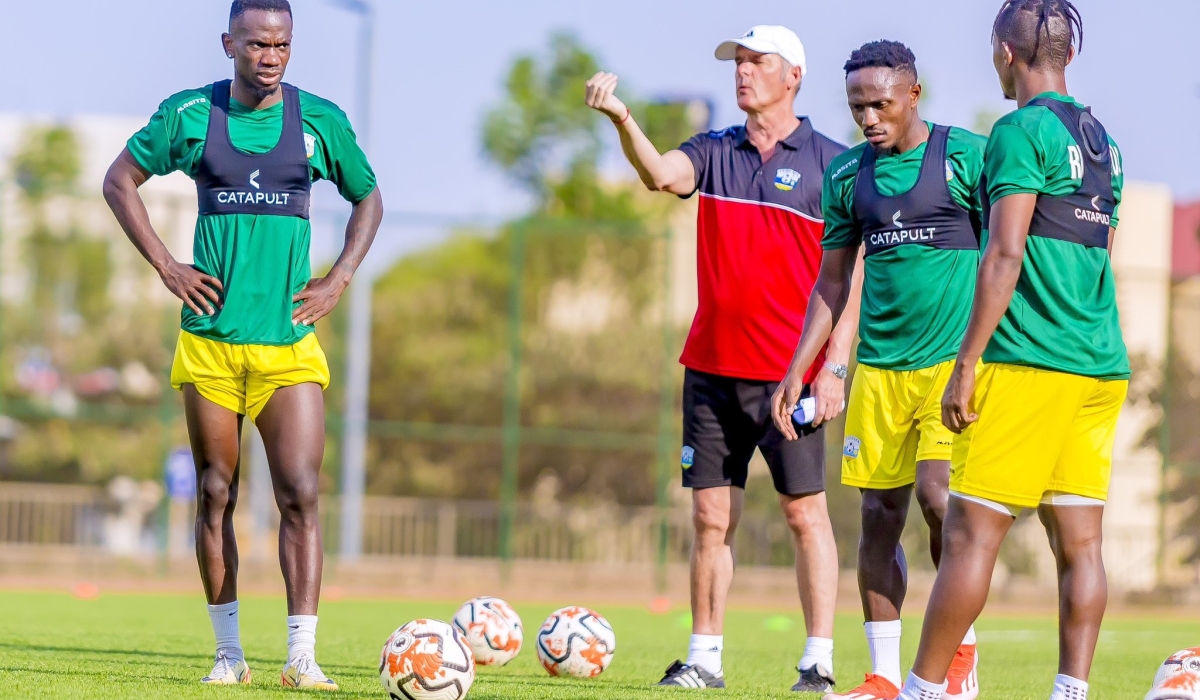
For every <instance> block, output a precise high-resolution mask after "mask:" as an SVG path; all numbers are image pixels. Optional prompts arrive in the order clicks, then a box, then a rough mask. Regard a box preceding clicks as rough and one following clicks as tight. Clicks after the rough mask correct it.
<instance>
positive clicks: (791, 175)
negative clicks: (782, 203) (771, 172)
mask: <svg viewBox="0 0 1200 700" xmlns="http://www.w3.org/2000/svg"><path fill="white" fill-rule="evenodd" d="M797 182H800V173H798V172H796V171H795V170H792V169H791V168H780V169H779V170H776V171H775V188H776V189H780V190H783V191H784V192H791V191H792V189H793V188H795V186H796V183H797Z"/></svg>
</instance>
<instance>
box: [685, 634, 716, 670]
mask: <svg viewBox="0 0 1200 700" xmlns="http://www.w3.org/2000/svg"><path fill="white" fill-rule="evenodd" d="M724 648H725V636H724V635H721V634H693V635H692V638H691V640H690V641H689V642H688V657H687V661H685V662H684V663H685V664H687V665H688V666H699V667H700V668H702V669H704V670H705V671H708V672H709V673H711V674H713V675H714V676H715V675H718V674H720V673H721V650H722V649H724Z"/></svg>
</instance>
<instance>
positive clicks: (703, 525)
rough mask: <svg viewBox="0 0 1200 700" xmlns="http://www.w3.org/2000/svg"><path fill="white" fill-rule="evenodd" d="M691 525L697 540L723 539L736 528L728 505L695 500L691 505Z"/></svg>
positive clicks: (735, 522)
mask: <svg viewBox="0 0 1200 700" xmlns="http://www.w3.org/2000/svg"><path fill="white" fill-rule="evenodd" d="M692 526H693V527H694V528H695V529H696V538H697V540H702V541H708V540H712V541H717V540H724V539H726V538H727V537H728V536H729V535H730V534H732V533H733V532H734V530H736V529H737V521H736V520H735V519H734V517H733V514H732V513H731V512H730V509H729V508H728V507H723V506H722V505H721V504H716V503H709V502H706V501H703V500H697V501H696V502H695V503H694V504H693V506H692Z"/></svg>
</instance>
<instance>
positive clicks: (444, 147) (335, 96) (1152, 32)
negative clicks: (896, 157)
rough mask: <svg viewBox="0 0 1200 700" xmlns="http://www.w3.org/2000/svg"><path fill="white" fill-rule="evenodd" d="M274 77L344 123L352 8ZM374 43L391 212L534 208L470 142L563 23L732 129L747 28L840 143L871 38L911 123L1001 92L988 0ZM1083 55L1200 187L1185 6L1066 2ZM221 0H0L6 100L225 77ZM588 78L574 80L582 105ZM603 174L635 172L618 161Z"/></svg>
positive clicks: (385, 31)
mask: <svg viewBox="0 0 1200 700" xmlns="http://www.w3.org/2000/svg"><path fill="white" fill-rule="evenodd" d="M292 4H293V9H294V15H295V39H294V45H293V58H292V62H291V65H290V67H289V70H288V73H287V80H288V82H291V83H293V84H295V85H298V86H299V87H301V88H303V89H305V90H308V91H309V92H313V93H316V94H318V95H321V96H323V97H326V98H328V99H331V100H333V101H335V102H337V103H338V104H339V105H341V106H342V107H343V109H345V111H346V112H347V113H348V114H349V115H350V117H351V119H352V120H355V119H357V118H358V115H356V114H355V108H356V104H357V100H356V96H355V80H354V71H355V69H356V63H355V59H356V56H357V50H356V47H355V40H356V37H357V34H356V26H357V25H356V21H357V20H356V19H355V17H354V16H352V15H350V14H349V13H347V12H346V11H344V10H342V9H339V8H338V7H336V6H335V5H333V4H331V3H330V2H329V0H293V2H292ZM374 4H375V6H376V10H377V14H376V19H375V32H376V51H375V64H376V70H375V80H374V88H373V90H372V101H373V108H372V124H373V129H372V132H373V133H372V140H371V141H372V142H371V151H370V155H371V158H372V161H373V163H374V165H375V168H376V170H377V172H378V175H379V182H380V187H381V190H382V192H383V194H384V198H385V201H386V203H387V208H388V211H389V217H391V216H396V215H397V214H400V213H405V212H406V213H420V214H432V215H436V216H440V217H454V218H459V219H482V220H492V221H494V220H498V219H501V218H503V217H506V216H511V215H514V214H518V213H520V212H521V211H523V210H524V209H525V208H526V207H527V206H528V204H529V200H528V199H527V197H526V196H525V195H524V194H523V193H522V192H521V190H520V189H519V188H516V187H514V186H513V185H512V184H511V183H510V182H508V181H507V180H506V178H505V177H504V175H503V173H501V172H500V171H499V170H498V169H497V168H495V167H494V166H493V165H491V164H490V163H489V162H488V161H487V159H486V158H485V157H484V155H483V153H482V149H481V147H480V137H479V132H480V123H481V120H482V115H483V114H484V112H485V111H486V110H487V108H488V107H489V106H490V105H493V104H495V103H496V102H497V101H498V100H500V99H501V98H502V96H503V81H504V77H505V74H506V73H507V70H508V67H509V65H510V64H511V62H512V61H513V59H514V58H515V57H517V56H519V55H521V54H522V53H526V52H530V51H535V52H536V51H539V50H542V49H544V47H545V46H546V45H547V38H548V36H549V35H550V34H551V33H552V32H554V31H556V30H567V31H570V32H574V33H575V34H576V35H577V36H578V37H579V38H580V39H581V40H582V42H583V43H584V44H585V45H586V46H587V47H589V48H590V49H591V50H593V51H594V52H595V53H596V54H597V55H598V56H599V57H600V60H601V63H602V65H603V66H604V67H605V68H606V69H607V70H612V71H614V72H616V73H617V74H618V75H619V76H621V84H620V87H619V88H618V94H619V95H620V94H625V95H630V94H637V95H639V96H642V97H653V96H656V95H667V94H670V95H676V94H687V95H699V96H706V97H711V98H712V99H713V100H714V101H715V102H716V104H717V113H716V117H715V122H716V124H715V125H716V126H725V125H729V124H733V123H741V122H742V121H743V117H742V115H741V113H740V112H738V111H737V106H736V104H735V103H734V99H733V88H732V85H733V77H732V71H733V68H732V64H729V63H722V62H719V61H717V60H715V59H714V58H713V55H712V52H713V49H714V47H715V46H716V45H717V44H718V43H719V42H720V41H722V40H723V39H727V38H733V37H736V36H738V35H740V34H741V33H742V32H743V31H745V30H746V29H748V28H749V27H750V26H751V25H754V24H785V25H787V26H789V27H791V28H792V29H794V30H795V31H796V32H797V33H798V34H799V35H800V37H801V39H802V40H803V41H804V43H805V45H806V48H807V53H808V64H809V74H808V77H807V78H806V80H805V82H804V85H803V89H802V91H801V94H800V98H799V100H798V102H797V111H798V112H799V113H801V114H806V115H809V116H810V117H811V118H812V120H813V124H814V126H815V127H816V128H817V129H818V130H821V131H824V132H825V133H827V134H828V135H830V136H832V137H834V138H836V139H838V140H842V141H846V140H848V139H849V138H850V136H851V134H852V130H853V123H852V122H851V120H850V116H849V113H848V111H847V109H846V102H845V92H844V88H843V78H844V76H843V73H842V70H841V65H842V63H843V62H844V61H845V59H846V57H847V56H848V54H849V52H850V51H851V50H852V49H853V48H855V47H857V46H859V45H860V44H862V43H863V42H865V41H870V40H873V39H879V38H888V39H896V40H900V41H903V42H905V43H907V44H908V45H909V46H910V47H911V48H912V49H913V51H914V52H915V53H916V55H917V65H918V69H919V70H920V73H921V76H922V78H923V80H924V81H925V82H926V83H927V94H928V101H927V103H926V104H925V105H924V106H923V113H924V116H925V117H926V118H928V119H932V120H934V121H938V122H942V123H949V124H956V125H961V126H967V127H969V126H971V125H972V124H973V123H974V121H975V115H976V114H977V113H978V112H979V111H980V110H990V111H993V112H997V113H1003V112H1005V111H1008V110H1009V109H1011V108H1012V106H1013V105H1012V103H1006V102H1005V101H1004V100H1003V99H1002V98H1001V97H1000V92H999V87H998V85H997V82H996V78H995V74H994V72H993V70H992V67H991V53H990V47H989V44H988V38H989V34H990V28H991V21H992V18H993V16H994V13H995V10H996V9H997V8H998V6H999V2H997V1H996V0H887V1H884V0H856V1H855V2H834V1H832V0H793V1H792V2H777V3H739V2H729V1H728V0H726V1H725V2H717V1H716V0H604V1H603V2H580V1H578V0H558V1H553V0H495V1H487V2H485V1H482V0H480V1H475V2H463V1H455V0H421V1H420V2H413V1H409V0H374ZM1076 4H1077V5H1078V6H1079V8H1080V10H1081V11H1082V13H1083V17H1084V27H1085V40H1084V47H1083V52H1082V54H1081V55H1080V56H1079V58H1078V59H1077V60H1076V62H1075V63H1074V64H1072V66H1071V67H1070V68H1069V69H1068V73H1067V78H1068V85H1069V86H1070V88H1071V91H1072V93H1074V95H1075V96H1076V97H1077V98H1078V99H1080V100H1081V101H1083V102H1085V103H1088V104H1090V105H1092V106H1093V109H1094V113H1095V114H1096V115H1097V117H1098V118H1099V119H1100V120H1101V121H1102V122H1103V123H1104V124H1105V125H1106V126H1107V128H1108V130H1109V132H1110V134H1112V135H1113V137H1114V138H1115V139H1116V140H1117V142H1118V143H1119V144H1120V145H1121V150H1122V153H1123V155H1124V160H1125V168H1126V173H1127V177H1129V178H1131V179H1137V180H1143V181H1153V182H1164V183H1167V184H1168V185H1169V186H1170V187H1171V189H1172V191H1173V192H1174V193H1175V194H1176V196H1177V197H1190V196H1200V175H1198V174H1197V169H1196V164H1197V163H1200V140H1198V138H1197V131H1196V128H1195V126H1194V124H1193V123H1192V120H1191V116H1192V115H1194V114H1195V113H1196V110H1197V108H1198V107H1200V77H1198V76H1197V71H1196V70H1195V65H1196V64H1195V60H1194V57H1193V41H1192V36H1191V29H1192V28H1194V27H1196V26H1198V25H1200V2H1197V1H1196V0H1140V1H1138V2H1129V0H1076ZM228 7H229V3H228V1H227V0H105V1H104V2H102V3H101V2H96V1H95V0H55V1H54V2H50V3H38V2H7V1H5V2H0V56H2V63H0V65H3V66H4V68H3V69H0V111H4V112H20V113H35V114H41V115H50V116H55V117H65V116H68V115H76V114H121V115H136V116H143V117H146V118H149V116H150V114H151V113H152V112H153V111H154V109H155V108H156V107H157V105H158V103H159V102H160V101H161V100H162V99H164V98H165V97H167V96H168V95H170V94H172V93H174V92H177V91H179V90H181V89H185V88H190V87H198V86H201V85H205V84H207V83H210V82H213V81H215V80H218V79H222V78H225V77H229V76H231V74H232V67H231V65H230V62H229V61H228V60H227V59H226V58H225V56H224V53H223V52H222V50H221V47H220V43H219V42H220V34H221V32H222V31H223V30H224V28H225V26H226V22H227V18H228ZM582 95H583V86H582V85H581V86H580V99H582ZM611 167H612V170H613V172H614V174H617V175H623V176H630V177H632V175H633V172H632V169H630V168H629V167H628V166H627V165H625V164H623V163H619V162H616V161H614V163H613V165H612V166H611Z"/></svg>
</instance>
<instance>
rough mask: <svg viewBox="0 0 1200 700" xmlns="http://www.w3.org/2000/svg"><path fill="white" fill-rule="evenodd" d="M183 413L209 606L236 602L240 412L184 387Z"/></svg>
mask: <svg viewBox="0 0 1200 700" xmlns="http://www.w3.org/2000/svg"><path fill="white" fill-rule="evenodd" d="M183 406H184V415H185V417H186V419H187V427H188V438H189V441H190V442H191V445H192V457H193V459H194V460H195V462H196V562H197V563H198V564H199V565H200V580H201V581H203V583H204V595H205V597H206V598H208V604H209V605H223V604H225V603H232V602H233V601H235V600H237V570H238V551H237V540H235V539H234V535H233V509H234V506H235V505H237V494H238V476H239V471H240V470H239V468H238V451H239V447H240V442H241V435H242V416H240V415H238V414H237V413H235V412H233V411H231V410H229V409H227V408H224V407H222V406H218V405H217V404H215V403H213V402H211V401H209V400H208V399H206V398H204V397H203V396H201V395H200V392H198V391H196V387H195V386H194V385H192V384H185V385H184V386H183Z"/></svg>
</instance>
